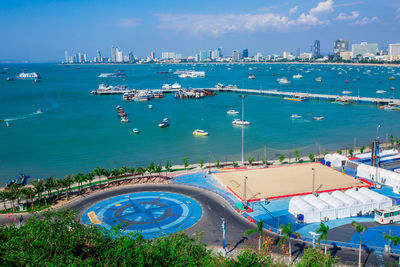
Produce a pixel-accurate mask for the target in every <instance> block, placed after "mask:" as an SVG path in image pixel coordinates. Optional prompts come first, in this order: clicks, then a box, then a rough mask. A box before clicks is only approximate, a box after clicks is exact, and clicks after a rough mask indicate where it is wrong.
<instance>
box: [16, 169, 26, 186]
mask: <svg viewBox="0 0 400 267" xmlns="http://www.w3.org/2000/svg"><path fill="white" fill-rule="evenodd" d="M15 183H16V184H17V185H24V184H25V175H24V174H23V173H22V172H20V173H19V175H18V178H17V179H15Z"/></svg>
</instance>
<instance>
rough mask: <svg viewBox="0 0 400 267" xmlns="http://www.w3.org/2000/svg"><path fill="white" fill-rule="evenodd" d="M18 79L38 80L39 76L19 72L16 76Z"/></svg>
mask: <svg viewBox="0 0 400 267" xmlns="http://www.w3.org/2000/svg"><path fill="white" fill-rule="evenodd" d="M17 78H18V79H38V78H40V77H39V75H38V74H37V73H36V72H31V73H27V72H21V73H20V74H19V75H18V76H17Z"/></svg>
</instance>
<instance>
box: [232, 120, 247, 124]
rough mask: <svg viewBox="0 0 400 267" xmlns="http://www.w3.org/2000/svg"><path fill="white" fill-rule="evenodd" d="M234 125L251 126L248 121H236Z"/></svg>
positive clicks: (233, 122)
mask: <svg viewBox="0 0 400 267" xmlns="http://www.w3.org/2000/svg"><path fill="white" fill-rule="evenodd" d="M232 124H235V125H250V122H249V121H246V120H240V119H234V120H233V121H232Z"/></svg>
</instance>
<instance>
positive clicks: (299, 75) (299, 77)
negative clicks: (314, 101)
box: [293, 73, 303, 79]
mask: <svg viewBox="0 0 400 267" xmlns="http://www.w3.org/2000/svg"><path fill="white" fill-rule="evenodd" d="M293 79H303V76H302V75H301V74H299V73H298V74H296V75H293Z"/></svg>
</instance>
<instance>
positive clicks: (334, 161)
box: [324, 153, 347, 167]
mask: <svg viewBox="0 0 400 267" xmlns="http://www.w3.org/2000/svg"><path fill="white" fill-rule="evenodd" d="M324 159H325V162H328V161H329V162H330V163H331V167H342V166H343V162H345V161H346V160H347V157H345V156H343V155H339V154H338V153H334V154H326V155H325V157H324Z"/></svg>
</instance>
